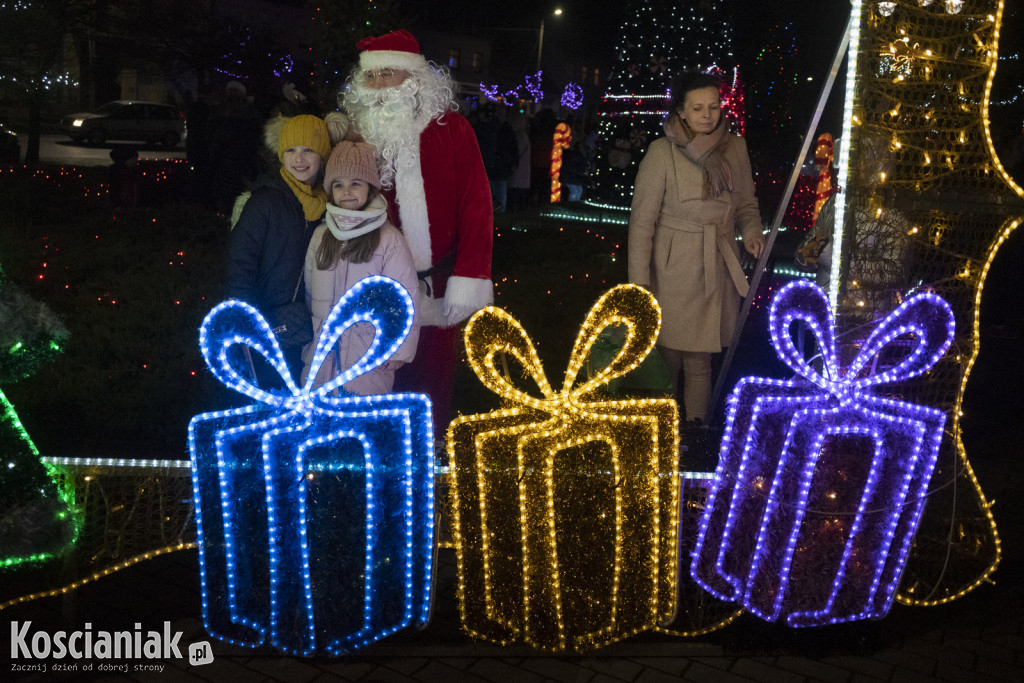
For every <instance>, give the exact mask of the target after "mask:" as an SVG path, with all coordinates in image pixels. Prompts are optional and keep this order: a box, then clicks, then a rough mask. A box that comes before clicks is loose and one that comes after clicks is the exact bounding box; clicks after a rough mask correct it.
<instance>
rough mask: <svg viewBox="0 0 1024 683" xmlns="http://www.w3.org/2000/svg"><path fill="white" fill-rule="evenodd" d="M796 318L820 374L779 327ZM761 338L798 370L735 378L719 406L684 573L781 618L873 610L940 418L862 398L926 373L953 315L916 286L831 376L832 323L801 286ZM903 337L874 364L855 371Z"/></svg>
mask: <svg viewBox="0 0 1024 683" xmlns="http://www.w3.org/2000/svg"><path fill="white" fill-rule="evenodd" d="M795 321H800V322H802V323H804V324H805V325H806V326H807V328H808V330H809V331H810V332H811V334H812V335H813V336H814V338H815V339H816V340H817V342H818V347H819V349H820V350H821V359H820V363H821V369H820V371H819V370H817V369H815V368H814V367H812V366H811V364H810V363H809V362H808V361H807V360H806V359H805V358H804V356H803V354H802V352H801V351H800V350H798V349H797V347H796V344H795V343H794V341H793V338H792V336H791V335H790V332H789V330H790V326H791V325H792V323H793V322H795ZM769 329H770V332H771V338H772V345H773V346H774V347H775V350H776V352H777V353H778V355H779V358H780V359H781V360H782V361H783V362H785V363H786V364H787V365H788V366H789V367H791V368H792V369H793V370H794V371H796V372H797V374H798V375H800V378H799V379H794V380H774V379H765V378H758V377H747V378H744V379H742V380H741V381H740V382H739V383H738V384H737V386H736V388H735V389H734V390H733V392H732V394H731V395H730V397H729V401H728V414H727V418H726V429H725V435H724V437H723V439H722V445H721V451H720V456H719V464H718V468H717V470H716V476H717V478H716V480H715V482H714V484H713V485H712V489H711V492H710V493H709V496H708V503H707V507H706V509H705V512H704V515H703V516H702V517H701V522H700V531H699V534H698V541H697V546H696V551H695V552H694V556H693V557H694V559H693V564H692V566H691V573H692V575H693V578H694V580H696V581H697V582H698V583H700V584H701V585H702V586H704V587H705V588H706V589H707V590H708V591H709V592H710V593H711V594H712V595H714V596H716V597H718V598H720V599H722V600H732V601H735V602H738V603H740V604H741V605H742V606H743V607H745V608H746V609H748V610H749V611H750V612H752V613H753V614H755V615H757V616H759V617H761V618H763V619H765V620H768V621H774V620H776V619H779V618H785V620H786V623H787V624H788V625H790V626H818V625H823V624H833V623H838V622H843V621H852V620H857V619H867V618H876V617H881V616H884V615H885V614H886V613H887V612H888V610H889V608H890V607H891V605H892V601H893V598H894V596H895V592H896V586H897V583H898V581H899V579H900V576H901V574H902V571H903V566H904V564H905V562H906V558H907V555H908V553H909V551H910V545H911V542H912V541H913V538H914V534H915V532H916V530H917V525H918V522H919V521H920V516H921V512H922V510H923V509H924V502H925V499H926V497H927V492H928V482H929V481H930V479H931V475H932V471H933V470H934V467H935V462H936V458H937V457H938V453H939V445H940V444H941V441H942V436H943V427H944V425H945V422H946V415H945V413H944V412H942V411H939V410H935V409H933V408H927V407H924V406H919V405H914V404H910V403H904V402H902V401H897V400H893V399H888V398H882V397H879V396H875V395H874V394H873V393H872V391H873V389H874V387H876V386H878V385H882V384H890V383H894V382H902V381H905V380H907V379H909V378H912V377H916V376H918V375H921V374H924V373H925V372H927V371H928V370H929V369H930V368H931V367H932V366H933V365H935V363H937V362H938V361H939V359H940V358H941V357H942V356H943V355H945V353H946V351H947V349H948V348H949V346H950V344H951V343H952V340H953V334H954V321H953V311H952V309H951V308H950V307H949V305H948V304H947V303H946V302H945V301H944V300H943V299H942V298H941V297H939V296H937V295H935V294H929V293H924V294H917V295H915V296H913V297H911V298H909V299H908V300H907V301H905V302H904V303H903V304H902V305H901V306H900V307H899V308H897V309H896V310H895V311H893V312H892V313H891V314H890V315H889V316H888V317H886V318H885V319H884V320H882V321H881V322H880V323H879V324H878V326H877V327H875V328H874V330H873V331H872V332H871V334H870V335H869V336H868V338H867V339H866V340H865V341H864V343H863V345H862V347H861V349H860V352H859V353H858V354H857V356H856V358H855V359H854V360H853V362H852V363H851V364H850V365H849V367H847V368H846V369H845V370H842V369H841V368H840V365H839V357H838V353H837V350H836V345H835V341H836V337H835V318H834V314H833V312H832V308H831V307H830V306H829V303H828V299H827V297H826V295H825V293H824V292H823V291H822V290H821V289H820V288H819V287H817V285H814V284H812V283H810V282H804V281H795V282H791V283H789V284H787V285H786V286H784V287H783V288H782V289H780V290H779V293H778V294H777V295H776V297H775V300H774V301H773V302H772V306H771V309H770V311H769ZM907 337H913V339H914V342H913V343H912V346H911V347H910V350H909V352H907V353H904V354H902V355H901V356H900V357H899V360H898V362H896V363H895V364H893V365H892V366H891V367H889V368H887V369H885V370H884V371H882V372H879V373H876V372H874V371H873V370H869V369H868V366H869V364H870V363H872V362H873V361H874V360H875V359H876V358H877V357H879V356H881V354H882V353H883V350H886V349H887V348H892V347H893V346H894V345H897V346H901V347H902V345H903V340H905V339H906V338H907Z"/></svg>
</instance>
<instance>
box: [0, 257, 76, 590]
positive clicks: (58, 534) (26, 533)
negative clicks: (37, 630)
mask: <svg viewBox="0 0 1024 683" xmlns="http://www.w3.org/2000/svg"><path fill="white" fill-rule="evenodd" d="M67 336H68V331H67V329H66V328H65V327H64V325H63V324H62V323H61V322H60V320H58V319H57V316H56V315H54V313H53V312H52V311H50V309H48V308H47V307H46V306H45V305H44V304H42V303H40V302H38V301H34V300H33V299H32V298H31V297H29V296H28V295H27V294H26V293H25V292H23V291H22V290H21V289H20V288H19V287H17V286H15V285H14V283H12V282H11V281H10V280H8V279H7V278H6V277H5V276H4V274H3V270H0V383H7V382H16V381H17V380H19V379H24V378H25V377H28V376H29V375H31V374H32V373H34V372H35V371H36V370H37V369H38V368H39V367H41V366H42V365H44V364H46V363H48V362H50V361H52V360H53V359H54V358H55V357H56V356H57V354H59V353H60V352H61V351H62V347H63V345H64V342H65V340H66V339H67ZM55 475H56V472H55V471H53V470H51V469H50V468H49V466H47V465H44V464H43V462H42V461H41V460H40V459H39V451H38V450H37V449H36V446H35V444H34V443H32V439H31V437H29V435H28V432H26V431H25V428H24V427H23V426H22V424H21V420H20V419H18V414H17V413H16V412H15V411H14V406H13V405H11V402H10V401H8V400H7V397H6V396H5V395H4V394H3V392H2V391H0V570H4V569H10V568H13V567H17V566H19V565H24V564H25V563H35V562H42V561H44V560H47V559H50V558H53V557H56V556H59V555H61V554H62V553H63V552H64V551H66V550H67V549H68V548H70V547H71V545H72V544H73V543H74V542H75V539H76V538H77V535H78V526H79V525H78V523H77V521H76V519H75V515H74V513H73V509H72V503H71V497H70V496H69V495H68V494H67V493H66V492H65V491H64V490H63V489H62V487H61V486H59V485H58V483H57V482H58V477H56V476H55Z"/></svg>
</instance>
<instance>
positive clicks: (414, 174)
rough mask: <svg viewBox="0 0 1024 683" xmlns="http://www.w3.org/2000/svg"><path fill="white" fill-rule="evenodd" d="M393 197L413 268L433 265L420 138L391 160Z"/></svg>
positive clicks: (427, 268) (421, 269)
mask: <svg viewBox="0 0 1024 683" xmlns="http://www.w3.org/2000/svg"><path fill="white" fill-rule="evenodd" d="M395 166H396V168H395V199H397V200H398V218H399V220H401V222H402V234H403V235H405V241H406V242H407V243H408V244H409V251H411V252H412V263H413V265H414V266H416V270H419V271H423V270H429V269H430V266H432V265H433V260H432V259H433V254H432V253H431V250H430V217H429V216H428V215H427V194H426V191H425V190H424V189H423V172H422V170H421V169H420V139H419V138H418V137H417V138H416V143H415V145H414V147H413V148H412V149H409V150H405V151H403V152H402V154H401V156H399V157H398V161H397V162H396V164H395Z"/></svg>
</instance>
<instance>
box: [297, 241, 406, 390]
mask: <svg viewBox="0 0 1024 683" xmlns="http://www.w3.org/2000/svg"><path fill="white" fill-rule="evenodd" d="M326 232H327V224H326V223H321V224H320V225H319V226H318V227H317V229H316V230H315V231H314V232H313V237H312V239H311V240H310V242H309V249H308V250H307V251H306V266H305V268H306V269H305V281H306V302H307V303H308V304H309V310H310V313H312V315H313V330H314V332H315V335H314V337H313V341H312V342H311V343H310V344H308V345H307V346H306V347H305V348H304V349H303V351H302V361H303V363H304V364H305V367H303V369H302V381H303V382H305V380H306V376H307V375H308V374H309V366H310V361H311V360H312V357H313V351H314V350H315V349H316V345H317V343H318V342H319V340H320V332H321V330H322V329H323V324H324V319H325V318H327V316H328V314H330V312H331V309H332V308H334V305H335V304H336V303H338V300H339V299H341V297H342V295H344V294H345V292H347V291H348V290H349V289H350V288H351V287H352V286H353V285H355V283H356V282H358V281H359V280H361V279H363V278H364V277H367V276H370V275H384V276H386V277H389V278H392V279H393V280H397V281H398V283H399V284H401V285H402V286H403V287H405V288H406V289H407V290H408V291H409V292H410V294H411V295H412V297H413V301H415V300H416V292H417V291H418V287H419V281H418V280H417V278H416V269H415V268H414V267H413V265H412V254H411V253H410V252H409V245H408V244H406V242H405V238H404V237H403V236H402V233H400V232H399V231H398V229H397V228H396V227H395V226H393V225H392V224H391V223H385V224H384V225H382V226H381V227H380V244H379V245H378V246H377V250H376V251H375V252H374V253H373V257H372V258H371V259H370V260H369V261H367V262H366V263H350V262H348V261H344V260H343V261H339V262H338V263H336V264H335V265H334V267H333V268H332V269H330V270H319V269H318V268H317V267H316V251H317V249H318V248H319V247H320V242H321V241H322V240H323V238H324V234H325V233H326ZM418 319H419V316H418V315H417V316H416V319H415V320H414V321H413V326H412V330H411V331H410V332H409V336H408V337H406V339H405V342H404V343H403V344H402V345H401V346H400V347H398V350H397V351H396V352H395V354H394V355H393V356H392V357H391V359H390V360H388V361H387V362H385V363H384V364H383V365H380V366H378V367H376V368H374V369H373V370H371V371H370V372H368V373H366V374H364V375H360V376H359V377H356V378H355V379H353V380H352V381H351V382H349V383H348V384H345V385H344V386H345V389H346V390H347V391H349V392H351V393H353V394H363V395H367V394H387V393H390V392H391V388H392V386H393V385H394V381H395V370H396V369H397V368H398V367H399V366H400V365H402V364H403V363H409V362H411V361H412V359H413V358H414V357H415V356H416V345H417V343H418V342H419V337H420V325H419V320H418ZM373 336H374V327H373V325H371V324H369V323H357V324H356V325H353V326H352V327H350V328H349V329H348V330H347V331H346V332H345V333H344V334H343V335H342V336H341V340H340V341H339V342H338V346H337V349H338V352H337V353H334V352H332V353H330V354H328V355H327V358H326V359H325V360H324V363H323V365H322V366H320V371H319V372H318V373H317V376H316V381H315V382H314V384H313V386H314V387H317V386H320V385H321V384H324V383H325V382H328V381H330V380H331V379H333V378H334V377H336V376H337V375H338V374H339V373H340V372H341V371H342V370H344V369H346V368H349V367H351V366H352V365H353V364H354V363H355V362H356V361H358V360H359V359H360V358H361V357H362V356H363V353H365V352H366V350H367V349H368V348H370V344H371V343H372V342H373ZM339 360H340V364H339Z"/></svg>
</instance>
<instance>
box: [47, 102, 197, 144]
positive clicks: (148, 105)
mask: <svg viewBox="0 0 1024 683" xmlns="http://www.w3.org/2000/svg"><path fill="white" fill-rule="evenodd" d="M60 129H61V130H62V131H64V132H65V133H67V134H68V135H70V136H71V139H72V140H74V141H75V142H82V141H83V140H84V141H85V142H88V143H89V144H90V145H102V144H103V143H104V142H106V141H107V140H132V141H141V142H146V143H150V144H153V143H157V142H159V143H160V144H162V145H164V146H165V147H176V146H177V145H178V143H180V142H181V141H182V140H183V139H184V137H185V117H184V115H183V114H182V113H181V112H180V111H178V110H177V109H175V108H174V107H172V106H169V105H166V104H157V103H155V102H137V101H134V100H115V101H114V102H107V103H106V104H104V105H103V106H102V107H100V108H99V109H97V110H96V111H93V112H83V113H79V114H68V115H67V116H65V117H64V118H63V119H61V122H60Z"/></svg>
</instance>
